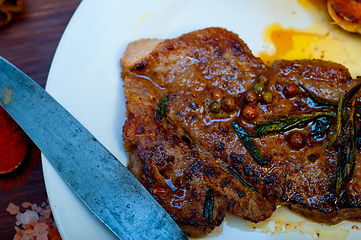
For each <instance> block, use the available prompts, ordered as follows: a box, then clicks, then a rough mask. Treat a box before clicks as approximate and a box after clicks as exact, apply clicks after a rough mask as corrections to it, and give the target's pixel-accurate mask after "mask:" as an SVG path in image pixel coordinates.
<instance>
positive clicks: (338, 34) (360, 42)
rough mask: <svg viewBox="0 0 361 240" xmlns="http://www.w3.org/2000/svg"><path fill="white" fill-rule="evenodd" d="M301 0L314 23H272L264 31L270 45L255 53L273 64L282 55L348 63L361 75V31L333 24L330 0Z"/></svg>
mask: <svg viewBox="0 0 361 240" xmlns="http://www.w3.org/2000/svg"><path fill="white" fill-rule="evenodd" d="M298 3H299V4H300V6H302V8H304V9H305V11H306V12H307V14H308V15H309V16H310V18H311V19H312V23H311V25H310V26H308V27H307V28H305V29H296V28H285V27H283V26H282V25H281V24H280V23H273V24H270V25H269V26H267V27H266V28H265V29H264V31H263V34H262V35H263V39H264V42H265V43H266V44H267V45H268V47H267V48H265V49H266V50H264V51H261V52H258V53H255V54H256V55H257V56H259V57H260V58H261V59H262V60H263V61H264V62H265V63H267V64H269V65H271V64H272V63H273V62H274V61H276V60H281V59H286V60H295V59H323V60H330V61H334V62H338V63H340V64H342V65H344V66H346V67H347V68H348V69H349V70H350V72H351V75H352V76H353V77H356V76H360V75H361V60H360V59H361V35H360V34H355V33H348V32H346V31H344V30H342V29H341V28H339V27H338V26H337V25H331V24H330V23H331V22H332V19H331V18H330V17H329V15H328V12H327V5H326V0H298ZM293 13H294V14H297V12H293Z"/></svg>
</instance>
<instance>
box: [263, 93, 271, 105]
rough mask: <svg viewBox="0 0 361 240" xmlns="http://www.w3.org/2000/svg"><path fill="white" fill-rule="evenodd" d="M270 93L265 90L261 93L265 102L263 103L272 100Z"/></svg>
mask: <svg viewBox="0 0 361 240" xmlns="http://www.w3.org/2000/svg"><path fill="white" fill-rule="evenodd" d="M272 98H273V96H272V93H270V92H265V93H264V94H263V95H262V100H263V101H264V102H265V103H271V102H272Z"/></svg>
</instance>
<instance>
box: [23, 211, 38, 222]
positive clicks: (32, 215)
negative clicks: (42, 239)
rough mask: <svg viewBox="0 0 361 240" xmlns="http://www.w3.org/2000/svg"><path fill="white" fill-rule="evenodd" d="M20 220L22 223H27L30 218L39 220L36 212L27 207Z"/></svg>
mask: <svg viewBox="0 0 361 240" xmlns="http://www.w3.org/2000/svg"><path fill="white" fill-rule="evenodd" d="M20 220H21V222H22V223H23V224H25V225H26V224H28V223H29V221H30V220H34V221H36V222H37V221H38V220H39V215H38V213H37V212H35V211H31V210H29V209H27V210H26V211H25V213H23V214H22V215H21V216H20Z"/></svg>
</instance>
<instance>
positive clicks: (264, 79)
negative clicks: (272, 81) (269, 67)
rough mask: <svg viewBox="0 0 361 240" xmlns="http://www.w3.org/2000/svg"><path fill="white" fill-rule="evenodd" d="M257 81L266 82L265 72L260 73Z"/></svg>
mask: <svg viewBox="0 0 361 240" xmlns="http://www.w3.org/2000/svg"><path fill="white" fill-rule="evenodd" d="M258 81H259V82H262V83H267V82H268V76H267V75H266V74H261V75H259V77H258Z"/></svg>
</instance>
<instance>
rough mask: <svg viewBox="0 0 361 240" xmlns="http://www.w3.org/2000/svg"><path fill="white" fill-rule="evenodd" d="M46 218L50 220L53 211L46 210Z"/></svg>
mask: <svg viewBox="0 0 361 240" xmlns="http://www.w3.org/2000/svg"><path fill="white" fill-rule="evenodd" d="M43 213H44V217H45V218H46V219H48V218H49V217H50V213H51V211H50V210H44V212H43Z"/></svg>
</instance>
